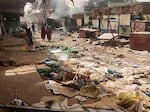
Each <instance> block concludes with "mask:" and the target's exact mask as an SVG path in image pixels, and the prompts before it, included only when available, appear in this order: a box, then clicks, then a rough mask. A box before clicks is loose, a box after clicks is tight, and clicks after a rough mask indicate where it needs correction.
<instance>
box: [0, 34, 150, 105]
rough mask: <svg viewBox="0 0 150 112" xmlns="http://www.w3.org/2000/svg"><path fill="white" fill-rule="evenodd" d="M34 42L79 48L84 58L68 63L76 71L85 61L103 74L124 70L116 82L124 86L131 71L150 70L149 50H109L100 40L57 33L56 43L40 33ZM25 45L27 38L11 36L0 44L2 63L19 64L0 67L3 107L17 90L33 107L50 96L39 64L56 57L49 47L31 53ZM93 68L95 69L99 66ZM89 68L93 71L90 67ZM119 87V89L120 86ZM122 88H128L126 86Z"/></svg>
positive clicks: (110, 48) (0, 91)
mask: <svg viewBox="0 0 150 112" xmlns="http://www.w3.org/2000/svg"><path fill="white" fill-rule="evenodd" d="M34 40H35V41H34V47H37V46H46V47H49V46H51V48H52V46H53V47H55V48H57V46H68V47H70V48H74V49H77V50H78V51H79V54H80V57H79V58H78V57H76V58H74V59H72V60H71V59H70V60H67V61H66V62H64V64H65V65H69V67H70V68H72V69H74V68H75V65H74V63H81V65H82V62H83V65H84V66H85V68H86V65H87V64H86V63H85V64H84V62H88V64H91V63H92V62H94V63H97V65H96V69H97V68H101V69H99V70H100V71H103V72H104V70H103V69H108V68H114V69H117V70H120V71H121V72H122V74H123V75H124V76H125V78H124V79H117V80H116V82H117V81H120V83H121V84H122V85H123V84H124V83H125V84H126V83H127V82H128V80H129V78H128V76H130V75H129V73H130V72H134V70H137V71H138V70H141V69H145V68H146V67H147V68H149V66H150V58H149V57H150V55H149V53H147V52H146V51H144V52H139V51H134V50H131V49H130V48H129V47H128V46H127V47H122V48H119V47H112V46H107V47H105V46H101V45H99V41H98V40H94V41H93V40H92V41H91V39H88V38H73V37H71V36H67V35H57V34H53V35H52V40H51V41H50V42H48V41H47V40H45V41H42V40H41V39H40V37H39V34H38V33H37V34H36V35H35V38H34ZM24 45H25V41H24V39H20V38H14V37H11V36H7V37H5V38H4V40H3V41H0V61H1V60H10V61H14V62H15V64H14V65H13V66H7V64H8V63H5V65H6V66H5V67H4V66H1V67H0V78H1V81H0V104H6V103H8V102H10V101H11V100H12V99H13V97H14V89H17V90H18V96H19V97H20V98H22V99H23V100H24V101H26V102H27V103H29V104H33V103H36V102H39V101H40V99H41V98H42V97H43V96H48V95H50V93H49V92H48V91H47V90H46V88H45V86H44V84H43V80H42V78H41V77H40V76H39V74H38V73H37V72H36V67H35V63H37V62H39V61H41V60H43V59H45V58H47V57H51V56H52V54H50V53H49V52H47V51H48V50H51V48H50V49H49V48H48V49H47V48H46V49H47V50H46V52H39V51H40V50H38V51H36V52H28V51H26V50H25V46H24ZM41 51H42V50H41ZM83 65H82V66H83ZM82 66H81V68H82V69H81V74H82V72H84V67H82ZM92 67H93V68H94V67H95V66H92ZM92 67H91V68H92ZM87 68H88V69H89V67H88V65H87ZM91 68H90V69H91ZM93 70H94V69H93ZM97 70H98V69H97ZM78 72H80V71H78ZM96 78H97V77H96ZM148 81H149V79H148ZM109 83H110V84H112V83H114V84H115V81H112V82H111V80H110V81H108V84H109ZM101 84H104V86H106V88H107V83H106V82H102V83H101ZM114 84H113V85H114ZM116 84H117V83H116ZM121 84H120V85H121ZM116 86H119V84H117V85H116ZM108 87H109V86H108ZM121 87H122V88H124V86H121ZM114 88H115V86H112V90H114ZM71 101H72V99H71Z"/></svg>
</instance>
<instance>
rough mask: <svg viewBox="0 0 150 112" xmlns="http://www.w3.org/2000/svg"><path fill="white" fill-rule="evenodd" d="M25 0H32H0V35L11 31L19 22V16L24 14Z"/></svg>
mask: <svg viewBox="0 0 150 112" xmlns="http://www.w3.org/2000/svg"><path fill="white" fill-rule="evenodd" d="M26 2H34V0H11V1H9V2H8V1H6V0H0V29H1V31H0V33H1V34H0V35H2V34H3V33H13V32H14V31H15V29H16V28H17V26H18V25H19V24H20V16H23V14H24V6H25V4H26Z"/></svg>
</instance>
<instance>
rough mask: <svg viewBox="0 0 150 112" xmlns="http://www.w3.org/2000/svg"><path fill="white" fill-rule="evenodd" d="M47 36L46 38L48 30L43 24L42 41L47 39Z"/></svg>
mask: <svg viewBox="0 0 150 112" xmlns="http://www.w3.org/2000/svg"><path fill="white" fill-rule="evenodd" d="M45 36H46V28H45V25H44V24H43V25H42V27H41V38H42V40H44V39H45Z"/></svg>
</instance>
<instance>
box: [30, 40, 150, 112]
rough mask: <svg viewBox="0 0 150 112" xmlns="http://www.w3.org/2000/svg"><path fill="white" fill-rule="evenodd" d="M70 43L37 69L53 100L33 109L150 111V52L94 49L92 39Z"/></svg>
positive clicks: (47, 100) (43, 99)
mask: <svg viewBox="0 0 150 112" xmlns="http://www.w3.org/2000/svg"><path fill="white" fill-rule="evenodd" d="M80 40H81V41H80ZM63 41H64V40H63ZM67 41H68V43H71V42H69V41H73V43H72V44H71V45H70V44H69V45H68V47H63V48H62V47H61V48H60V47H57V48H56V49H51V51H50V52H51V53H53V55H55V58H51V59H49V58H46V59H44V60H42V61H41V62H39V63H38V64H37V65H36V66H37V71H38V72H39V74H40V76H42V78H43V79H44V85H45V87H46V89H48V90H49V91H50V96H45V97H43V98H42V99H41V101H40V102H39V103H36V104H33V106H35V107H44V108H45V107H46V108H51V109H60V110H64V111H67V110H75V111H91V112H143V111H144V112H148V111H150V105H149V104H150V86H149V85H150V65H149V62H150V60H149V59H150V58H149V57H150V54H149V53H148V52H146V51H134V50H130V49H128V48H116V47H113V48H112V47H103V46H99V45H97V44H96V45H92V44H91V43H94V42H91V41H90V40H88V39H84V41H83V39H73V40H71V39H70V40H69V39H67ZM64 42H65V43H67V42H66V41H64ZM69 46H70V47H69ZM74 49H75V50H74ZM49 50H50V49H49ZM73 51H75V53H74V52H73Z"/></svg>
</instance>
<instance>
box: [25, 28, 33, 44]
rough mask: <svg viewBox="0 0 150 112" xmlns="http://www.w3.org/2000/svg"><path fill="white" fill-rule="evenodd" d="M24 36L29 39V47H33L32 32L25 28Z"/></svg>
mask: <svg viewBox="0 0 150 112" xmlns="http://www.w3.org/2000/svg"><path fill="white" fill-rule="evenodd" d="M26 36H27V37H28V38H29V45H33V40H32V32H31V29H30V28H26Z"/></svg>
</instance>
